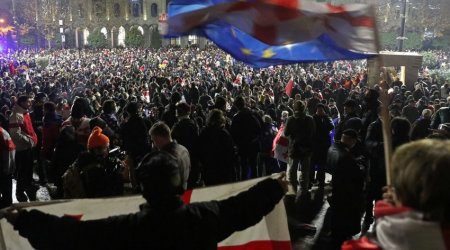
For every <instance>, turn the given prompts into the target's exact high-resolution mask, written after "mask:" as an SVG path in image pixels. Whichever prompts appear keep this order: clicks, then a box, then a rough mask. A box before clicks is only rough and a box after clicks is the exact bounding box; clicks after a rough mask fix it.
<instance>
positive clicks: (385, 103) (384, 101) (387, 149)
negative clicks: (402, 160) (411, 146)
mask: <svg viewBox="0 0 450 250" xmlns="http://www.w3.org/2000/svg"><path fill="white" fill-rule="evenodd" d="M371 9H372V16H373V17H374V19H375V22H374V31H375V45H376V49H377V52H378V56H377V62H378V63H377V64H378V65H377V71H378V75H380V73H381V71H380V68H381V66H383V58H382V57H381V55H380V54H379V53H380V36H379V32H378V25H377V22H376V18H375V17H376V13H375V7H374V6H372V8H371ZM380 102H381V121H382V125H383V148H384V161H385V166H386V183H387V185H391V184H392V169H391V159H392V130H391V116H390V114H389V104H390V98H389V94H388V90H387V89H380Z"/></svg>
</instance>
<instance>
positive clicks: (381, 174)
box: [365, 119, 386, 199]
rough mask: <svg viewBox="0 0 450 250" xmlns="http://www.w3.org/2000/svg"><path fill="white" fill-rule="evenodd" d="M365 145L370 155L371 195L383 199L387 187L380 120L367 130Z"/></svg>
mask: <svg viewBox="0 0 450 250" xmlns="http://www.w3.org/2000/svg"><path fill="white" fill-rule="evenodd" d="M365 145H366V148H367V151H368V153H369V155H370V158H369V164H370V173H369V174H370V179H371V180H370V181H371V183H370V186H369V193H370V194H371V196H372V197H374V198H375V199H381V196H382V191H381V189H382V188H383V187H384V186H386V166H385V162H384V148H383V126H382V123H381V120H380V119H377V120H376V121H374V122H372V123H371V124H370V126H369V128H368V130H367V135H366V140H365Z"/></svg>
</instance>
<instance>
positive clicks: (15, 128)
mask: <svg viewBox="0 0 450 250" xmlns="http://www.w3.org/2000/svg"><path fill="white" fill-rule="evenodd" d="M9 132H10V134H11V138H12V140H13V142H14V144H16V150H17V151H23V150H26V149H31V148H33V147H35V146H36V144H37V143H38V138H37V135H36V133H35V132H34V129H33V123H32V122H31V118H30V114H29V113H28V111H26V110H25V109H23V108H22V107H21V106H19V105H17V104H15V105H14V107H13V109H12V113H11V116H10V118H9Z"/></svg>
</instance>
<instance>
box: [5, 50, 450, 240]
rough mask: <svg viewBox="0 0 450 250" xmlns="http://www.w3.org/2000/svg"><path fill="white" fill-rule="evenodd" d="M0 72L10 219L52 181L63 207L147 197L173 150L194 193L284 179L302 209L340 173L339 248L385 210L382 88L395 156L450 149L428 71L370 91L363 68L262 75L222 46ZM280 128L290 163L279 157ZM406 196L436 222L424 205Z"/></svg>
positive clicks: (438, 92)
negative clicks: (151, 170) (150, 168)
mask: <svg viewBox="0 0 450 250" xmlns="http://www.w3.org/2000/svg"><path fill="white" fill-rule="evenodd" d="M42 61H45V63H44V64H48V65H42V64H43V63H42ZM0 62H1V67H0V71H1V72H0V73H1V75H2V78H1V80H0V88H1V94H0V108H1V114H0V119H1V121H0V123H1V130H0V132H1V133H2V134H3V138H4V139H3V141H2V143H3V144H2V148H1V150H2V151H3V152H2V153H3V155H2V157H3V158H2V163H3V165H2V174H1V190H0V192H1V199H0V207H7V206H9V205H11V204H12V201H13V199H12V195H13V194H12V180H13V179H15V180H16V181H17V187H16V193H15V196H16V198H17V200H18V201H20V202H26V201H32V200H35V199H36V191H37V189H38V188H39V187H40V185H45V184H46V183H47V182H51V183H54V184H55V185H56V187H57V190H56V192H52V196H53V198H54V199H57V198H95V197H107V196H118V195H122V194H123V193H124V192H125V191H124V183H131V191H130V192H133V193H139V192H141V191H142V186H141V185H139V183H140V178H141V177H140V176H139V173H138V171H137V169H138V166H139V163H140V162H141V161H142V160H143V159H145V158H146V155H147V154H148V153H149V152H151V151H163V152H167V153H168V154H170V155H171V156H173V157H174V158H175V160H176V162H177V165H178V167H179V171H180V178H181V186H180V188H182V189H183V190H185V189H189V188H195V187H202V186H210V185H218V184H225V183H232V182H236V181H240V180H246V179H249V178H254V177H260V176H266V175H269V174H271V173H275V172H282V171H287V177H288V181H289V183H290V185H291V187H292V189H293V191H294V193H295V194H296V202H298V203H301V202H302V200H304V198H305V197H308V196H310V193H311V190H312V187H315V186H317V190H318V191H317V192H318V193H323V192H324V188H325V186H326V184H327V183H326V182H325V176H326V175H325V173H326V172H327V173H330V174H331V176H332V181H331V186H332V194H331V195H330V196H329V197H328V201H329V203H330V209H329V210H330V213H331V218H332V226H331V228H330V230H331V235H332V236H333V237H332V238H333V243H332V245H333V246H334V248H339V247H340V246H341V245H342V243H343V242H344V241H345V240H348V239H350V238H351V237H352V236H353V235H356V234H358V233H360V232H362V233H363V234H365V233H366V232H367V230H369V227H370V225H372V223H373V222H374V214H373V211H374V204H375V202H376V201H379V200H382V198H383V191H382V189H383V187H384V186H386V178H385V176H386V168H385V161H384V150H383V132H382V120H381V118H380V115H379V114H380V102H379V92H380V90H388V93H389V97H390V100H389V101H390V106H389V111H390V116H391V121H390V122H391V127H392V131H391V132H392V133H391V136H392V142H393V147H394V150H395V149H398V148H402V145H404V144H408V143H409V142H411V141H417V140H421V139H426V138H432V139H434V140H441V141H442V140H443V141H446V140H449V139H450V97H449V92H450V84H449V82H447V81H446V82H438V81H436V80H435V79H432V78H430V77H428V76H427V75H426V72H425V74H423V75H422V76H421V77H420V78H419V79H418V80H417V82H416V83H414V84H413V86H414V89H407V87H406V85H405V84H404V83H402V82H401V81H400V80H399V79H398V78H396V79H395V78H394V79H386V80H383V81H381V82H380V83H379V84H373V83H370V82H368V76H367V71H366V64H365V62H364V61H337V62H330V63H316V64H295V65H285V66H273V67H269V68H264V69H254V68H251V67H248V66H246V65H244V64H242V63H240V62H237V61H235V60H234V59H232V58H231V57H230V56H229V55H227V54H225V53H224V52H222V51H220V50H218V49H216V48H212V47H211V48H207V49H205V50H199V49H196V48H188V49H179V48H165V49H161V50H158V51H154V50H144V49H108V50H106V49H105V50H62V51H61V50H60V51H53V52H45V51H44V52H27V51H22V52H16V53H14V54H10V55H3V58H1V59H0ZM443 64H445V63H444V62H443ZM290 81H291V82H292V83H293V84H292V88H290V87H289V86H288V82H290ZM280 129H282V133H283V135H284V136H286V137H287V138H288V139H289V145H288V148H289V151H288V158H289V160H288V162H286V163H284V162H282V161H280V160H277V159H275V158H273V157H272V150H273V141H274V139H275V137H276V135H277V133H278V131H279V130H280ZM418 145H421V144H418ZM427 145H428V144H427ZM443 145H445V146H442V147H443V148H445V149H446V150H447V151H448V144H443ZM14 151H15V161H14V157H13V152H14ZM404 151H405V150H403V151H402V152H403V153H405V152H404ZM436 164H438V163H436ZM439 164H441V163H439ZM33 169H35V172H36V173H37V174H38V177H39V182H36V181H35V180H34V179H33ZM398 171H401V170H398ZM441 171H442V170H441ZM298 172H301V174H300V175H299V173H298ZM446 176H449V175H448V171H447V175H446ZM406 182H407V180H403V182H399V187H398V188H400V187H402V188H405V189H407V187H406V186H405V185H406V184H405V183H406ZM426 184H427V185H428V184H429V185H431V184H430V183H428V182H427V183H426ZM422 185H425V184H422ZM423 188H425V187H423ZM402 192H404V193H403V194H404V195H406V194H405V192H413V191H411V190H409V189H408V190H403V191H402ZM447 193H448V192H447ZM411 195H412V194H411ZM442 195H444V196H445V195H447V198H448V194H442ZM401 198H402V201H403V204H404V205H408V206H410V207H412V208H414V209H419V210H420V211H424V212H425V211H428V210H426V209H428V208H427V207H426V206H427V205H426V204H422V203H423V201H422V200H421V202H420V204H419V203H418V204H416V203H414V202H413V201H412V200H411V199H413V198H414V197H410V196H404V197H401ZM430 199H432V198H430ZM430 202H432V201H431V200H430ZM441 202H443V201H441ZM442 206H447V207H446V208H445V209H443V210H445V211H443V212H442V211H441V212H442V213H443V214H445V216H446V217H445V216H444V217H445V220H446V221H444V219H442V218H444V217H439V218H430V219H434V220H437V221H439V222H446V223H448V222H449V221H448V211H449V207H448V206H449V204H448V202H447V203H446V205H445V204H444V205H442ZM430 211H431V210H430ZM433 213H434V212H433ZM362 218H363V219H362ZM361 221H363V223H362V225H361Z"/></svg>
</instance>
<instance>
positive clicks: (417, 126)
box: [411, 118, 431, 141]
mask: <svg viewBox="0 0 450 250" xmlns="http://www.w3.org/2000/svg"><path fill="white" fill-rule="evenodd" d="M430 124H431V120H430V119H424V118H420V119H418V120H417V121H416V122H414V123H413V125H412V128H411V140H412V141H415V140H420V139H424V138H426V137H428V136H429V135H431V130H430Z"/></svg>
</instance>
